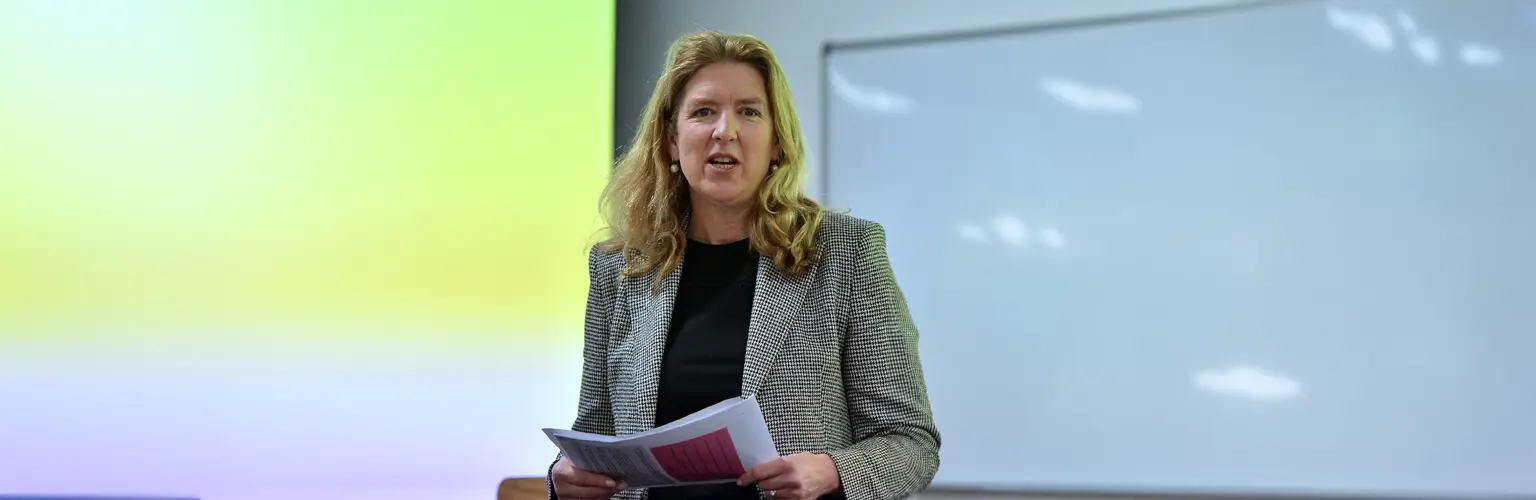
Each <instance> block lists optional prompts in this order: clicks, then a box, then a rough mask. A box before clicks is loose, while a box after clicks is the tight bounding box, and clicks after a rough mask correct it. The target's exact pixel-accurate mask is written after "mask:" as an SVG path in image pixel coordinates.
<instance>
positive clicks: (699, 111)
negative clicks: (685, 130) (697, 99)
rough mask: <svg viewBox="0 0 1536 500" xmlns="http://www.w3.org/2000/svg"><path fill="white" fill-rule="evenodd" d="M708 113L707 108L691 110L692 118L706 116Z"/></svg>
mask: <svg viewBox="0 0 1536 500" xmlns="http://www.w3.org/2000/svg"><path fill="white" fill-rule="evenodd" d="M709 111H710V110H709V108H699V109H696V110H693V116H708V115H709Z"/></svg>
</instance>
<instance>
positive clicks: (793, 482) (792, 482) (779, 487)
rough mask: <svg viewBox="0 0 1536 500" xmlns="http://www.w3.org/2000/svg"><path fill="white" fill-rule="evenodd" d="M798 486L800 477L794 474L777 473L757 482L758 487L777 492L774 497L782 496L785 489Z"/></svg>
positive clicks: (795, 488) (798, 487) (797, 487)
mask: <svg viewBox="0 0 1536 500" xmlns="http://www.w3.org/2000/svg"><path fill="white" fill-rule="evenodd" d="M800 486H802V485H801V484H800V478H799V477H797V476H795V475H794V474H779V475H777V476H773V477H769V478H764V479H762V480H759V481H758V482H757V487H758V488H762V489H764V490H774V491H777V492H779V494H778V495H777V496H776V497H775V498H783V497H784V492H785V490H798V489H800Z"/></svg>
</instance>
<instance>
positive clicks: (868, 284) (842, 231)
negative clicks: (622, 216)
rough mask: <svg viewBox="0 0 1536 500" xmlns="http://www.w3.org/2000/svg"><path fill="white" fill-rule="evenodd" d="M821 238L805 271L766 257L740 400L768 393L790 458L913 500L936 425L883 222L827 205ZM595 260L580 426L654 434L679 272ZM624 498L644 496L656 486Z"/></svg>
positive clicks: (853, 492) (763, 402) (884, 494)
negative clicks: (629, 268) (627, 268)
mask: <svg viewBox="0 0 1536 500" xmlns="http://www.w3.org/2000/svg"><path fill="white" fill-rule="evenodd" d="M817 241H818V246H819V247H820V250H821V255H822V258H821V260H820V261H819V262H818V263H817V264H816V265H815V266H814V267H812V268H811V270H810V271H809V272H808V273H806V274H805V275H803V276H800V277H791V276H789V275H787V274H785V273H783V272H781V270H779V268H777V267H776V266H774V265H773V263H772V261H771V260H769V259H768V257H766V256H764V257H762V261H761V264H760V265H759V266H758V275H757V293H756V296H755V298H754V299H753V304H752V314H751V319H750V326H749V327H748V333H747V357H746V366H745V369H744V372H743V375H742V387H741V391H742V394H743V395H751V394H756V395H757V399H758V404H759V405H760V406H761V408H762V411H763V417H764V419H765V420H766V421H767V424H768V431H769V434H770V435H772V436H773V441H774V444H775V445H776V446H777V447H778V451H779V453H780V454H781V455H789V454H793V453H799V452H815V453H825V454H827V455H829V456H831V457H832V461H833V462H834V463H836V464H837V470H838V474H839V475H840V476H841V478H842V485H843V492H842V493H843V495H846V496H847V498H849V499H853V500H865V499H892V498H905V497H907V496H910V495H912V494H913V493H916V492H917V491H919V490H921V489H923V488H925V487H927V485H928V483H929V482H930V481H932V479H933V475H934V473H935V472H937V471H938V468H939V431H938V428H937V427H935V426H934V423H933V415H932V412H931V411H930V409H929V406H928V392H927V387H926V384H925V383H924V380H923V370H922V366H921V363H920V362H919V360H918V349H917V336H918V334H917V329H916V327H914V326H913V323H912V319H911V316H910V314H909V313H908V312H907V306H906V300H905V298H904V297H903V296H902V293H901V290H900V288H898V287H897V284H896V278H895V275H894V274H893V273H892V271H891V266H890V260H889V258H888V257H887V256H886V252H885V231H884V228H882V227H881V226H880V225H879V224H877V223H874V222H871V221H867V220H864V219H859V218H856V217H853V216H849V215H844V214H838V213H833V212H827V213H826V214H825V215H824V217H823V218H822V223H821V227H820V229H819V231H818V233H817ZM684 258H685V259H686V255H685V256H684ZM589 267H590V272H591V279H592V284H591V291H590V292H589V294H588V298H587V313H586V334H585V337H586V340H585V344H584V347H583V349H582V356H583V366H582V375H581V395H580V400H579V403H578V405H577V412H576V422H575V424H574V425H573V426H572V429H573V430H577V431H581V432H592V433H598V434H605V435H615V436H622V435H626V434H632V433H636V432H640V431H644V430H648V429H651V428H652V427H653V425H652V424H653V423H654V420H655V417H656V395H657V391H658V390H657V385H658V377H659V373H660V369H661V361H662V351H663V347H664V346H665V345H666V337H667V327H668V324H669V322H670V320H671V317H672V305H673V302H674V300H675V299H676V297H677V287H678V280H679V277H680V276H681V274H682V272H681V266H679V268H678V269H677V270H674V271H673V272H672V273H671V274H669V275H668V276H666V277H665V278H664V279H663V280H662V282H661V286H660V291H659V292H657V293H652V287H651V284H652V282H653V281H652V278H651V277H635V278H627V279H621V277H620V271H621V270H622V269H623V267H624V260H623V257H622V256H621V255H619V254H618V253H605V252H600V251H598V250H597V249H595V248H594V249H593V251H592V254H591V256H590V263H589ZM557 458H558V457H557ZM557 461H558V460H557ZM548 485H549V487H550V489H549V497H550V498H551V499H553V498H556V495H555V493H554V489H553V483H548ZM614 498H617V499H626V500H628V499H642V498H645V492H644V491H641V490H629V491H625V492H623V493H621V494H619V495H618V496H616V497H614Z"/></svg>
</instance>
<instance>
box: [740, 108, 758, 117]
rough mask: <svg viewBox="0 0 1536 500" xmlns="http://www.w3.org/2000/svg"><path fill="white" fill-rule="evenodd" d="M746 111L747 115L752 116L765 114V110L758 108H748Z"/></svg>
mask: <svg viewBox="0 0 1536 500" xmlns="http://www.w3.org/2000/svg"><path fill="white" fill-rule="evenodd" d="M744 112H745V113H746V114H747V116H751V117H758V116H763V112H761V111H758V110H757V109H756V108H746V109H745V110H744Z"/></svg>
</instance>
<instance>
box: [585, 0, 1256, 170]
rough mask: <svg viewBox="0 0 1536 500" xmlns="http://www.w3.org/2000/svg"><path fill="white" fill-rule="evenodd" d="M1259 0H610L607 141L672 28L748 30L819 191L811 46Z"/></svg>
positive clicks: (634, 108)
mask: <svg viewBox="0 0 1536 500" xmlns="http://www.w3.org/2000/svg"><path fill="white" fill-rule="evenodd" d="M1262 1H1264V0H922V1H918V0H777V1H738V0H618V22H617V30H618V33H617V44H618V47H617V49H618V50H617V59H616V60H617V67H616V76H615V79H616V84H617V85H616V87H615V96H614V97H615V99H614V145H615V147H616V148H623V147H625V146H627V145H628V144H629V141H630V139H631V136H632V134H633V132H634V127H635V124H636V122H637V121H638V120H639V117H640V112H641V110H642V109H643V108H644V107H645V102H646V99H648V98H649V97H650V94H651V91H652V85H654V84H655V81H656V77H657V76H658V75H659V74H660V72H661V66H662V64H663V63H664V62H665V60H666V51H667V48H668V46H669V45H670V44H671V42H672V41H673V40H674V39H676V38H677V37H678V36H681V35H683V34H685V33H689V32H692V31H698V30H702V29H716V30H721V31H728V32H742V33H750V34H753V35H756V36H758V37H760V38H762V39H763V40H764V41H766V42H768V44H769V45H770V46H771V47H772V48H773V50H774V53H775V54H776V55H777V56H778V57H779V62H780V64H782V65H783V66H784V71H785V72H786V73H787V74H788V75H789V80H790V86H791V87H792V89H793V92H794V94H795V104H796V106H797V107H798V110H799V112H800V119H801V121H803V122H804V123H803V126H804V129H805V134H806V136H807V138H808V139H809V146H810V148H811V151H810V164H809V168H810V172H811V175H810V184H809V186H808V188H809V190H810V193H811V194H812V196H813V197H817V198H819V195H820V193H821V186H820V182H819V181H818V178H819V173H820V169H821V163H820V158H821V155H820V153H821V151H823V145H822V144H821V99H822V96H821V81H822V74H821V51H822V46H823V45H824V44H826V43H827V42H829V41H832V42H846V41H857V40H866V39H872V38H884V37H892V36H909V35H922V34H931V33H946V32H954V31H961V30H976V29H986V28H993V27H1007V26H1019V25H1030V24H1040V23H1057V22H1063V21H1072V20H1083V19H1092V18H1099V17H1106V16H1119V15H1127V14H1141V13H1153V12H1161V11H1168V10H1177V9H1188V8H1197V7H1210V6H1221V5H1238V4H1247V3H1259V2H1262Z"/></svg>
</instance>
